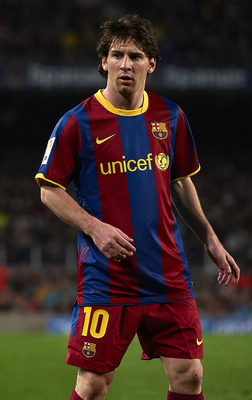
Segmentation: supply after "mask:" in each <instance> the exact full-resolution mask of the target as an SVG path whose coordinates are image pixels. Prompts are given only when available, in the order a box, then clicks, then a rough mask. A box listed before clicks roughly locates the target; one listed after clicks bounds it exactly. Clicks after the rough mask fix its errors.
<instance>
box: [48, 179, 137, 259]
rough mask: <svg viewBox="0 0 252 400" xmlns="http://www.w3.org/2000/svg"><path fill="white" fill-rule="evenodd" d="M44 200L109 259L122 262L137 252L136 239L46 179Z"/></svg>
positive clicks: (55, 212) (56, 213)
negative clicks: (94, 213)
mask: <svg viewBox="0 0 252 400" xmlns="http://www.w3.org/2000/svg"><path fill="white" fill-rule="evenodd" d="M41 201H42V203H43V204H45V205H46V206H47V207H48V208H49V209H50V210H51V211H52V212H53V213H54V214H55V215H56V216H57V217H58V218H60V219H61V220H62V221H63V222H65V223H67V224H69V225H71V226H73V227H75V228H77V229H78V230H81V231H83V232H84V233H85V234H86V235H88V236H90V237H91V238H92V239H93V241H94V243H95V245H96V246H97V247H98V249H99V250H100V251H101V252H102V253H103V254H104V255H105V256H106V257H107V258H108V259H110V260H112V261H117V262H119V261H121V260H122V259H124V258H125V257H127V256H132V255H133V253H134V252H135V251H136V249H135V247H134V246H133V244H132V242H133V239H132V238H130V237H129V236H128V235H126V234H125V233H124V232H122V231H121V230H120V229H118V228H116V227H114V226H112V225H109V224H106V223H104V222H102V221H100V220H98V219H97V218H95V217H93V216H92V215H90V214H89V213H88V212H87V211H85V210H84V209H83V208H82V207H81V206H79V204H78V203H77V202H76V201H75V200H74V199H73V198H72V197H71V196H70V195H69V194H68V193H67V192H66V191H65V190H64V189H62V188H61V187H58V186H55V185H52V184H50V183H49V182H42V184H41Z"/></svg>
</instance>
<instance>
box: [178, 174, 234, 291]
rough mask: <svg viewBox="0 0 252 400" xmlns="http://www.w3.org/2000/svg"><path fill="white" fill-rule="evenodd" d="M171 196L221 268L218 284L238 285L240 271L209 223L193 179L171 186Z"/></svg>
mask: <svg viewBox="0 0 252 400" xmlns="http://www.w3.org/2000/svg"><path fill="white" fill-rule="evenodd" d="M171 196H172V202H173V204H174V206H175V208H176V209H177V211H178V213H179V214H180V215H181V217H182V218H183V220H184V221H185V222H186V224H187V225H188V226H189V227H190V228H191V230H192V231H193V232H194V233H195V235H196V236H197V237H198V239H199V240H200V241H201V242H202V243H203V245H204V247H205V250H206V252H207V254H208V255H209V256H210V258H211V259H212V260H213V261H214V263H215V264H216V265H217V267H218V268H219V276H218V282H219V283H220V284H223V283H224V284H225V285H226V286H228V285H229V284H230V283H231V282H233V281H234V282H235V283H238V281H239V277H240V269H239V267H238V265H237V264H236V263H235V261H234V259H233V257H231V255H230V254H229V253H228V252H227V251H226V250H225V249H224V247H223V246H222V244H221V243H220V241H219V239H218V237H217V235H216V234H215V232H214V230H213V228H212V226H211V225H210V223H209V222H208V220H207V218H206V216H205V214H204V212H203V210H202V207H201V204H200V201H199V197H198V194H197V191H196V189H195V186H194V184H193V182H192V180H191V178H186V179H183V180H181V181H177V182H174V183H173V184H172V185H171Z"/></svg>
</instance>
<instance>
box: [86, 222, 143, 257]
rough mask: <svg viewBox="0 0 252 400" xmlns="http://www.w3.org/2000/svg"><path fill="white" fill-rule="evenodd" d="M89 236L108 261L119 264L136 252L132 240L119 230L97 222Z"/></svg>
mask: <svg viewBox="0 0 252 400" xmlns="http://www.w3.org/2000/svg"><path fill="white" fill-rule="evenodd" d="M91 236H92V239H93V241H94V243H95V245H96V246H97V247H98V249H99V250H100V251H101V252H102V253H103V254H104V255H105V256H106V257H107V258H108V259H109V260H112V261H116V262H120V261H121V260H124V259H125V258H126V257H131V256H133V254H134V253H135V251H136V248H135V247H134V246H133V244H132V242H133V239H132V238H130V237H129V236H128V235H126V233H124V232H122V231H121V230H120V229H118V228H115V227H114V226H112V225H109V224H106V223H104V222H101V221H99V220H96V223H95V227H93V234H92V235H91Z"/></svg>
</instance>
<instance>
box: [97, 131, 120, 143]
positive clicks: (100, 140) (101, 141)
mask: <svg viewBox="0 0 252 400" xmlns="http://www.w3.org/2000/svg"><path fill="white" fill-rule="evenodd" d="M115 135H116V133H114V134H113V135H111V136H108V137H106V138H104V139H99V138H98V137H97V138H96V144H102V143H104V142H106V141H107V140H109V139H111V138H112V137H113V136H115Z"/></svg>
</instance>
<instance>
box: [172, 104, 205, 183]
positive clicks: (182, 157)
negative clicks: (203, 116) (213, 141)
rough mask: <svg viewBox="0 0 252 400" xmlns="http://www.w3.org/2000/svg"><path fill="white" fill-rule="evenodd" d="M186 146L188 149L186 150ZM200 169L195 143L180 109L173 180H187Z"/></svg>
mask: <svg viewBox="0 0 252 400" xmlns="http://www.w3.org/2000/svg"><path fill="white" fill-rule="evenodd" d="M185 144H186V146H187V148H185ZM198 168H199V163H198V157H197V154H196V150H195V146H194V141H193V138H192V136H191V133H190V132H189V126H187V124H186V120H185V117H184V113H183V111H182V110H181V108H180V107H179V119H178V126H177V131H176V138H175V148H174V164H173V167H172V180H174V179H175V180H176V179H179V178H185V177H186V176H189V175H190V174H192V173H194V172H195V171H197V170H198Z"/></svg>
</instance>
